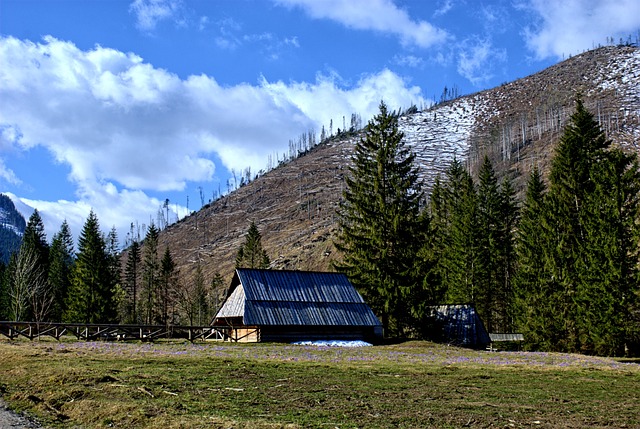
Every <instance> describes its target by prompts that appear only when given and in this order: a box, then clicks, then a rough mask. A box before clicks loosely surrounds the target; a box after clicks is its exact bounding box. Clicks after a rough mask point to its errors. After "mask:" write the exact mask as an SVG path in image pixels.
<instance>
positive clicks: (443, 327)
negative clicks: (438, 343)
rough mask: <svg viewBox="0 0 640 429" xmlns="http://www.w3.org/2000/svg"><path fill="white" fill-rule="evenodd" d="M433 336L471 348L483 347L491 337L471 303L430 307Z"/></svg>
mask: <svg viewBox="0 0 640 429" xmlns="http://www.w3.org/2000/svg"><path fill="white" fill-rule="evenodd" d="M431 317H432V319H433V320H434V322H435V323H434V325H435V329H437V330H439V332H437V335H435V337H438V338H439V339H441V340H443V341H446V342H447V343H450V344H454V345H458V346H464V347H473V348H484V347H486V346H487V345H488V344H489V343H491V339H490V338H489V334H488V333H487V330H486V329H485V327H484V323H482V320H481V319H480V316H478V313H477V312H476V309H475V307H474V306H472V305H438V306H434V307H431Z"/></svg>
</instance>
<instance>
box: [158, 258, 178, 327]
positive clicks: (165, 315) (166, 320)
mask: <svg viewBox="0 0 640 429" xmlns="http://www.w3.org/2000/svg"><path fill="white" fill-rule="evenodd" d="M176 289H177V272H176V263H175V262H174V260H173V256H171V251H170V250H169V247H168V246H167V247H166V248H165V250H164V255H163V256H162V260H161V261H160V290H159V292H160V293H159V301H160V308H161V316H160V322H161V323H162V324H164V325H168V324H171V323H174V315H175V311H174V305H175V299H176Z"/></svg>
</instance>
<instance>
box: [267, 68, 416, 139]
mask: <svg viewBox="0 0 640 429" xmlns="http://www.w3.org/2000/svg"><path fill="white" fill-rule="evenodd" d="M340 81H341V79H340V77H339V76H337V75H335V74H334V75H328V76H327V75H318V76H317V78H316V82H315V83H313V84H309V83H291V84H285V83H284V82H282V81H278V82H271V83H269V82H266V81H263V82H262V86H263V88H264V89H265V90H267V91H268V92H269V93H271V94H272V96H273V97H274V99H276V100H289V101H290V102H293V103H295V105H296V106H297V107H298V108H299V109H300V111H301V112H302V113H304V114H305V115H307V116H309V117H312V118H314V119H315V120H316V122H317V123H318V124H320V125H325V126H326V125H328V124H329V122H330V121H332V120H333V124H334V126H333V129H334V131H335V130H336V129H337V128H339V127H340V128H341V124H342V117H343V116H344V117H345V118H346V120H347V123H348V121H349V118H350V117H351V114H352V113H358V114H360V115H361V116H362V118H363V121H367V120H368V119H369V118H371V117H372V116H373V115H375V114H376V113H377V111H378V106H379V104H380V101H381V100H384V102H385V103H386V104H387V106H389V108H390V109H393V110H395V109H399V108H406V107H409V106H410V105H411V104H416V105H420V104H424V103H425V101H426V100H425V99H424V98H423V97H422V93H421V90H420V88H418V87H416V86H413V87H412V86H408V84H407V82H406V81H405V80H403V79H402V78H401V77H400V76H398V75H397V74H395V73H393V72H392V71H390V70H388V69H385V70H383V71H381V72H380V73H376V74H370V75H364V76H363V77H362V78H361V79H360V80H359V81H358V83H357V84H356V85H354V86H353V87H352V88H343V87H341V86H340ZM329 106H330V107H329Z"/></svg>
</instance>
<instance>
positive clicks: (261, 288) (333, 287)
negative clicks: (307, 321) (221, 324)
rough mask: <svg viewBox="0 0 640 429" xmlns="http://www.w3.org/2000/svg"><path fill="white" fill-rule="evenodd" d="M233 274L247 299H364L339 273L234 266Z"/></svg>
mask: <svg viewBox="0 0 640 429" xmlns="http://www.w3.org/2000/svg"><path fill="white" fill-rule="evenodd" d="M236 274H237V276H238V279H239V281H240V284H242V286H243V287H244V293H245V295H246V297H247V300H249V301H291V302H307V303H309V302H343V303H364V300H363V299H362V297H361V296H360V294H359V293H358V292H357V291H356V290H355V288H354V287H353V285H352V284H351V283H350V282H349V279H347V276H346V275H344V274H340V273H319V272H311V271H284V270H282V271H278V270H250V269H238V270H236Z"/></svg>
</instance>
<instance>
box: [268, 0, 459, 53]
mask: <svg viewBox="0 0 640 429" xmlns="http://www.w3.org/2000/svg"><path fill="white" fill-rule="evenodd" d="M274 1H275V2H276V3H277V4H281V5H285V6H289V7H295V6H298V7H301V8H302V9H303V10H304V11H305V12H306V13H307V14H308V15H309V16H311V17H312V18H316V19H330V20H333V21H336V22H339V23H341V24H343V25H345V26H346V27H349V28H353V29H356V30H373V31H379V32H381V33H388V34H393V35H396V36H398V37H399V38H400V41H401V42H402V44H404V45H415V46H419V47H421V48H428V47H430V46H433V45H437V44H440V43H442V42H444V41H445V40H447V38H448V37H449V36H448V34H447V32H446V31H445V30H443V29H440V28H436V27H434V26H433V25H431V24H430V23H428V22H426V21H415V20H413V19H411V17H410V16H409V14H408V13H407V11H406V10H404V9H401V8H399V7H398V6H396V5H395V4H394V3H393V1H391V0H324V1H317V0H274Z"/></svg>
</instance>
